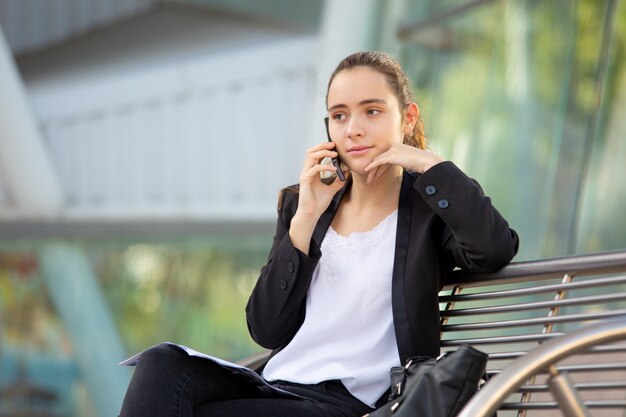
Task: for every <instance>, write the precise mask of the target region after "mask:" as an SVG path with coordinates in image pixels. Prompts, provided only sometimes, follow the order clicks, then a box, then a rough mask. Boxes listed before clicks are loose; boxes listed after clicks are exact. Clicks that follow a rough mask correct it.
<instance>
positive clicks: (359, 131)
mask: <svg viewBox="0 0 626 417" xmlns="http://www.w3.org/2000/svg"><path fill="white" fill-rule="evenodd" d="M363 133H364V132H363V125H362V123H361V122H360V120H359V118H358V117H351V118H350V120H348V126H347V128H346V136H347V137H348V138H350V139H355V138H358V137H360V136H363Z"/></svg>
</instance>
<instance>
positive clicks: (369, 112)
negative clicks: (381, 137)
mask: <svg viewBox="0 0 626 417" xmlns="http://www.w3.org/2000/svg"><path fill="white" fill-rule="evenodd" d="M379 113H380V110H378V109H368V110H367V114H369V115H370V116H373V115H375V114H379Z"/></svg>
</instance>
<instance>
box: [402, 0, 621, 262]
mask: <svg viewBox="0 0 626 417" xmlns="http://www.w3.org/2000/svg"><path fill="white" fill-rule="evenodd" d="M406 11H407V13H406V16H409V18H408V20H407V21H406V22H404V23H403V24H402V25H401V26H400V30H399V31H398V34H399V38H400V40H401V42H402V49H401V55H400V58H401V61H402V62H403V64H404V65H405V66H406V68H407V69H408V71H409V72H410V76H411V78H412V80H413V82H414V85H415V91H416V95H417V100H418V104H419V105H420V106H421V108H422V114H423V116H424V119H425V124H426V129H427V134H428V135H429V136H430V138H431V147H432V148H433V150H435V151H437V152H439V153H441V154H442V155H443V156H445V157H447V158H450V159H452V160H453V161H455V162H456V163H457V164H459V165H460V166H461V167H462V168H463V169H464V170H465V171H466V172H467V173H468V174H470V175H471V176H473V177H475V178H477V179H478V180H479V181H480V182H481V184H482V185H483V187H484V188H485V190H486V193H487V194H488V195H490V196H491V197H492V198H493V200H494V202H495V204H496V205H497V207H499V208H500V209H501V211H502V212H503V213H504V214H505V215H506V217H507V218H508V219H510V221H511V223H512V225H513V227H514V228H516V229H517V230H518V231H519V233H520V235H521V242H522V245H521V250H520V254H519V256H518V258H517V260H522V259H535V258H542V257H548V256H559V255H565V254H571V253H583V252H592V251H600V250H609V249H617V248H623V247H626V219H625V218H624V216H621V215H620V213H621V212H620V210H623V209H622V207H623V206H624V205H625V204H626V194H625V191H624V189H626V187H625V185H626V175H625V174H626V171H625V168H624V163H623V161H626V146H624V138H625V134H626V133H625V132H626V130H625V129H624V122H623V114H624V113H625V112H626V88H625V87H624V84H625V83H626V82H625V81H624V78H625V68H624V52H623V51H624V50H625V49H626V48H625V47H626V31H625V28H626V5H624V2H623V1H619V0H604V1H595V0H578V1H571V0H555V1H550V2H545V1H540V0H515V1H430V2H428V1H408V2H407V10H406Z"/></svg>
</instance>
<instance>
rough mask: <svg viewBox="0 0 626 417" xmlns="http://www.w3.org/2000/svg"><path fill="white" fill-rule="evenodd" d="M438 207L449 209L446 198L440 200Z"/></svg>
mask: <svg viewBox="0 0 626 417" xmlns="http://www.w3.org/2000/svg"><path fill="white" fill-rule="evenodd" d="M437 205H438V206H439V208H442V209H445V208H447V207H448V200H446V199H445V198H444V199H442V200H439V201H438V202H437Z"/></svg>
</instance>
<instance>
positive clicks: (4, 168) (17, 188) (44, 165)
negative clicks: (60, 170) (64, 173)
mask: <svg viewBox="0 0 626 417" xmlns="http://www.w3.org/2000/svg"><path fill="white" fill-rule="evenodd" d="M0 91H2V94H0V176H1V177H2V182H3V185H4V187H5V190H6V191H7V194H8V196H7V200H8V203H10V204H11V205H12V206H13V207H14V208H15V210H16V216H17V217H20V218H29V219H45V218H54V217H56V216H58V215H59V213H60V211H61V210H62V208H63V193H62V191H61V187H60V184H59V182H58V180H57V175H56V172H55V170H54V168H53V166H52V162H51V160H50V158H49V155H48V154H47V152H46V150H45V148H44V144H43V141H42V138H41V136H40V133H39V130H38V128H37V124H36V122H35V120H34V118H33V116H32V112H31V110H30V106H29V103H28V100H27V98H26V93H25V89H24V85H23V84H22V81H21V78H20V76H19V74H18V71H17V68H16V66H15V62H14V61H13V56H12V54H11V52H10V49H9V47H8V45H7V42H6V39H5V38H4V33H3V31H2V28H0Z"/></svg>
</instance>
